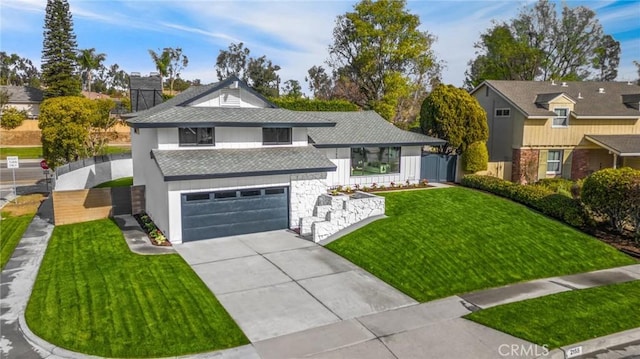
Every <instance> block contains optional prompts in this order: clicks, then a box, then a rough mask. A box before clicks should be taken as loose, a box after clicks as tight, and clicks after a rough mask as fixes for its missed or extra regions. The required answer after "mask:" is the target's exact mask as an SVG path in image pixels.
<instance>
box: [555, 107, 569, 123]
mask: <svg viewBox="0 0 640 359" xmlns="http://www.w3.org/2000/svg"><path fill="white" fill-rule="evenodd" d="M554 112H555V113H556V117H554V118H553V124H552V125H551V127H568V126H569V109H568V108H556V109H555V110H554Z"/></svg>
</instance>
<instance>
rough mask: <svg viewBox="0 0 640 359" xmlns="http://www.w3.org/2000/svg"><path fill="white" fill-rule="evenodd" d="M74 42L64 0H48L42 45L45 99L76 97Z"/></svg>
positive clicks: (75, 50) (79, 88)
mask: <svg viewBox="0 0 640 359" xmlns="http://www.w3.org/2000/svg"><path fill="white" fill-rule="evenodd" d="M76 54H77V43H76V35H75V34H74V32H73V20H72V18H71V12H70V11H69V3H68V2H67V0H47V8H46V11H45V17H44V41H43V44H42V82H43V84H44V86H45V90H44V95H45V97H46V98H50V97H59V96H78V95H80V91H81V82H80V78H79V76H78V75H77V74H76V67H77V58H76V56H77V55H76Z"/></svg>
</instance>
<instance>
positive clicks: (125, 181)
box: [95, 177, 133, 188]
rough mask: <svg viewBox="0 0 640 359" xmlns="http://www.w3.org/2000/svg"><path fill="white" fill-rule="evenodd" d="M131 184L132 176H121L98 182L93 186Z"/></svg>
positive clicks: (126, 185)
mask: <svg viewBox="0 0 640 359" xmlns="http://www.w3.org/2000/svg"><path fill="white" fill-rule="evenodd" d="M131 186H133V177H123V178H118V179H114V180H111V181H108V182H103V183H100V184H99V185H97V186H95V188H106V187H131Z"/></svg>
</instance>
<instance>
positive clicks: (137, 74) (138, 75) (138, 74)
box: [129, 72, 140, 77]
mask: <svg viewBox="0 0 640 359" xmlns="http://www.w3.org/2000/svg"><path fill="white" fill-rule="evenodd" d="M129 76H136V77H140V73H139V72H132V73H130V74H129Z"/></svg>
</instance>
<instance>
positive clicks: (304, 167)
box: [153, 146, 336, 181]
mask: <svg viewBox="0 0 640 359" xmlns="http://www.w3.org/2000/svg"><path fill="white" fill-rule="evenodd" d="M153 157H154V158H155V161H156V163H157V164H158V167H159V168H160V171H161V172H162V175H163V176H164V180H165V181H179V180H185V179H204V178H225V177H241V176H264V175H274V174H286V173H310V172H327V171H335V169H336V165H334V164H333V162H331V161H329V159H327V157H326V156H325V155H324V154H322V153H321V152H320V151H319V150H317V149H315V148H313V147H312V146H305V147H263V148H248V149H202V150H200V149H194V150H184V149H180V150H153Z"/></svg>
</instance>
